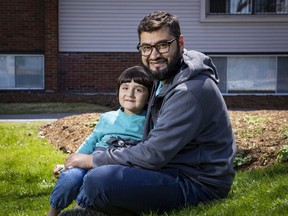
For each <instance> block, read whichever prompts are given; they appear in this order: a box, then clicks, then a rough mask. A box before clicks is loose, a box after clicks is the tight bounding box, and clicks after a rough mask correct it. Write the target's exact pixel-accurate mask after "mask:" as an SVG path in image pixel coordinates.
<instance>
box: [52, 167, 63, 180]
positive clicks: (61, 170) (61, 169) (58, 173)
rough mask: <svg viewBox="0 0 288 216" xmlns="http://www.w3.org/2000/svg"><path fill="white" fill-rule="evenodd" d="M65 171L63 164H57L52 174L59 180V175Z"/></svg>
mask: <svg viewBox="0 0 288 216" xmlns="http://www.w3.org/2000/svg"><path fill="white" fill-rule="evenodd" d="M64 170H65V167H64V165H63V164H57V165H56V166H55V168H54V170H53V174H54V176H55V178H59V176H60V174H61V173H62V172H63V171H64Z"/></svg>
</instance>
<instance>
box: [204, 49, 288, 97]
mask: <svg viewBox="0 0 288 216" xmlns="http://www.w3.org/2000/svg"><path fill="white" fill-rule="evenodd" d="M208 56H209V57H211V59H212V61H215V60H213V58H226V60H225V61H226V67H227V66H228V65H227V63H228V58H229V57H241V58H242V57H244V58H245V57H247V58H249V57H275V58H276V59H275V60H276V62H275V64H276V86H275V87H276V88H275V91H270V90H266V91H265V90H259V91H258V90H252V89H251V90H244V91H237V90H235V91H234V90H228V71H227V70H226V71H225V73H222V74H220V73H221V72H220V71H219V69H218V66H217V65H216V67H217V69H218V76H219V77H220V82H224V84H223V86H222V88H225V91H222V90H221V89H220V90H221V94H222V95H227V96H231V95H232V96H233V95H284V96H287V95H288V91H287V90H285V92H282V91H281V89H279V83H280V82H279V81H281V79H280V78H281V77H279V72H280V67H279V65H278V62H279V61H278V60H279V58H281V57H284V58H288V55H287V54H254V55H252V54H250V55H249V54H240V53H239V54H236V53H235V54H220V53H219V54H217V53H213V54H208ZM286 68H287V65H286ZM226 69H227V68H226ZM220 70H221V67H220ZM221 77H222V78H223V79H224V81H223V80H221ZM279 79H280V80H279ZM286 79H287V78H286ZM219 88H220V86H219ZM286 91H287V92H286Z"/></svg>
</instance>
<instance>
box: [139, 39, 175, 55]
mask: <svg viewBox="0 0 288 216" xmlns="http://www.w3.org/2000/svg"><path fill="white" fill-rule="evenodd" d="M175 40H176V38H172V39H171V40H168V41H161V42H158V43H156V44H155V45H149V44H145V45H144V46H149V47H151V50H150V53H149V54H145V55H143V53H142V50H141V47H142V45H140V43H139V44H138V45H137V50H138V51H139V52H140V53H141V55H142V56H149V55H151V53H152V51H153V48H155V49H156V51H157V52H158V53H160V54H163V53H167V52H169V50H170V45H171V43H173V42H174V41H175ZM163 43H164V44H165V43H167V44H168V50H167V51H165V52H160V50H159V48H158V47H157V46H159V45H160V44H163Z"/></svg>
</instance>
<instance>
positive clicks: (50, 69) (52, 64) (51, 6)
mask: <svg viewBox="0 0 288 216" xmlns="http://www.w3.org/2000/svg"><path fill="white" fill-rule="evenodd" d="M44 3H45V16H44V26H45V38H44V42H45V91H46V92H57V91H58V89H57V88H58V79H59V78H58V0H44Z"/></svg>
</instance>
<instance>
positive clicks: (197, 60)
mask: <svg viewBox="0 0 288 216" xmlns="http://www.w3.org/2000/svg"><path fill="white" fill-rule="evenodd" d="M199 74H202V75H206V76H208V77H210V78H211V79H212V80H213V81H214V82H215V83H216V84H218V83H219V77H218V74H217V70H216V67H215V65H214V64H213V62H212V60H211V58H210V57H209V56H207V55H205V54H203V53H200V52H198V51H195V50H191V51H187V50H186V49H184V52H183V60H182V63H181V68H180V70H179V71H178V73H177V74H176V75H175V77H171V79H170V80H169V81H168V82H167V83H166V84H167V85H166V88H165V89H166V90H168V89H170V88H173V87H174V86H176V85H179V84H180V83H183V82H185V81H187V80H190V79H192V78H193V77H195V76H197V75H199Z"/></svg>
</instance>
